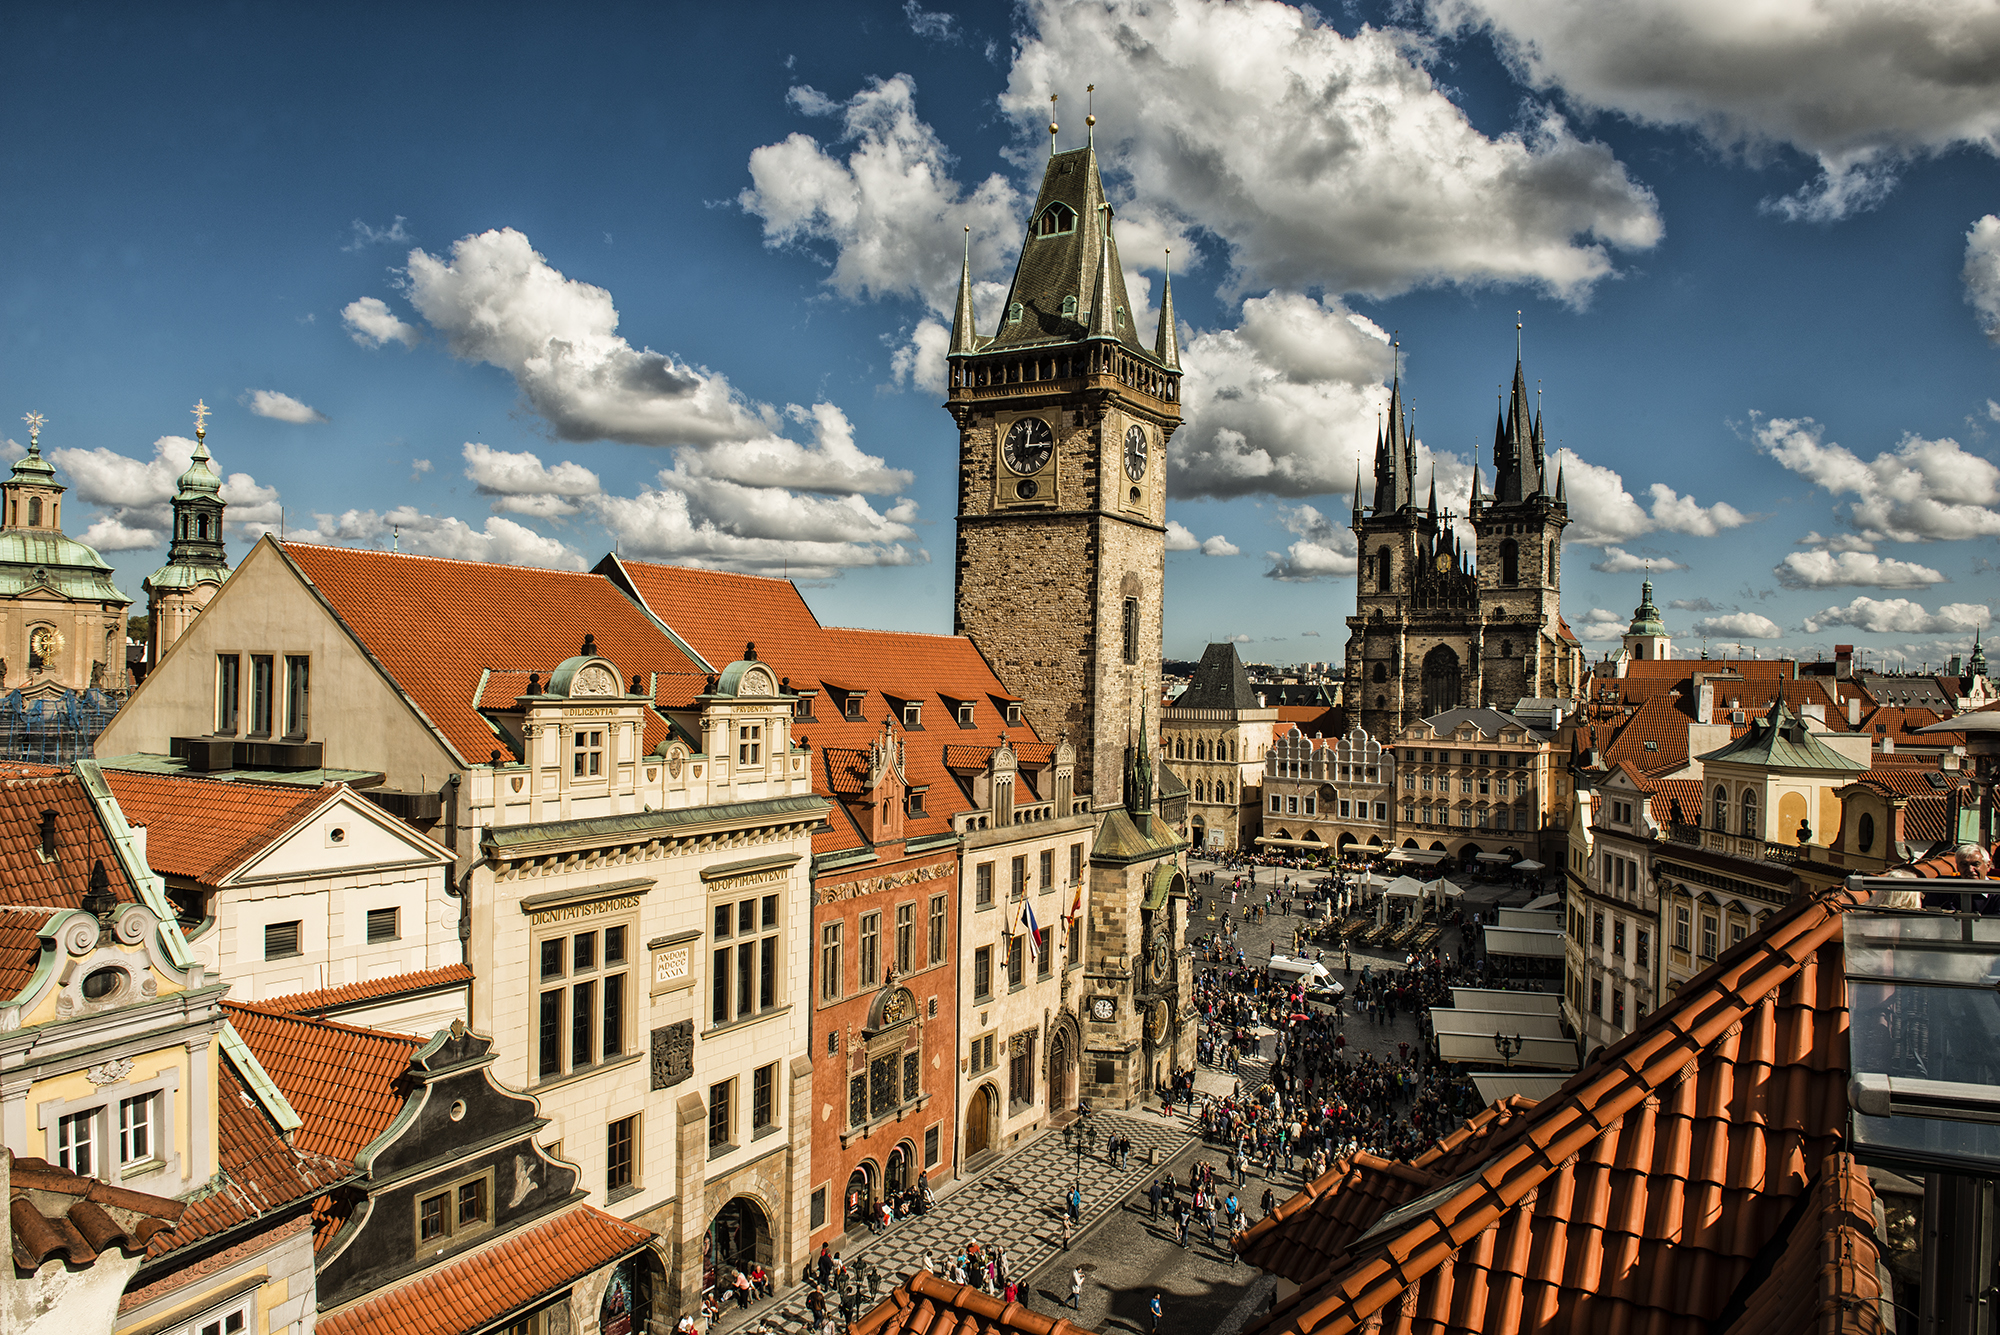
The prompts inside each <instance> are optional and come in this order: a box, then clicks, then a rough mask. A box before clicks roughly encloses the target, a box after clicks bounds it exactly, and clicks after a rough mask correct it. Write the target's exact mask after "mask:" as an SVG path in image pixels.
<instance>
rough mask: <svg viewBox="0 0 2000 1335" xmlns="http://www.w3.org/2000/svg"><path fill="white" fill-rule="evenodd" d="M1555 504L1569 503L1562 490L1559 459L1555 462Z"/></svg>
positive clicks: (1566, 495) (1561, 470)
mask: <svg viewBox="0 0 2000 1335" xmlns="http://www.w3.org/2000/svg"><path fill="white" fill-rule="evenodd" d="M1556 504H1557V505H1568V504H1569V496H1568V494H1567V493H1566V492H1564V490H1563V468H1562V464H1561V462H1560V461H1558V462H1557V464H1556Z"/></svg>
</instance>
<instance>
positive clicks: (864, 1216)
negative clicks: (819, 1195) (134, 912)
mask: <svg viewBox="0 0 2000 1335" xmlns="http://www.w3.org/2000/svg"><path fill="white" fill-rule="evenodd" d="M841 1200H842V1203H843V1205H844V1207H845V1208H846V1211H847V1223H848V1226H849V1227H850V1228H851V1227H853V1226H854V1225H855V1224H865V1223H867V1222H868V1215H869V1212H870V1211H872V1210H873V1209H874V1208H875V1165H874V1163H873V1162H872V1161H870V1160H867V1159H863V1160H862V1161H861V1162H860V1163H858V1164H856V1165H855V1167H854V1171H853V1172H851V1173H849V1174H848V1175H847V1188H846V1190H845V1191H843V1192H842V1193H841Z"/></svg>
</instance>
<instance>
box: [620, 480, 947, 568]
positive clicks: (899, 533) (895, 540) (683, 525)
mask: <svg viewBox="0 0 2000 1335" xmlns="http://www.w3.org/2000/svg"><path fill="white" fill-rule="evenodd" d="M661 483H662V485H661V486H660V487H658V488H657V489H653V490H648V491H645V492H641V493H640V494H639V495H637V496H605V497H601V498H599V499H598V500H597V501H595V502H594V503H593V505H594V508H595V510H596V512H597V518H598V520H599V521H600V522H601V523H603V525H604V526H605V527H606V528H607V529H609V530H610V531H611V532H612V533H613V534H614V535H615V536H616V538H617V540H618V550H619V551H620V552H621V553H623V554H626V555H630V556H638V557H644V558H648V559H652V560H667V561H675V562H679V563H680V564H683V565H693V566H703V567H708V568H712V569H717V570H746V571H780V570H781V571H783V572H784V573H787V574H789V575H792V576H795V577H797V578H800V579H824V578H828V577H830V576H833V575H837V574H839V573H840V572H841V571H843V570H848V569H853V568H855V567H859V566H899V565H913V564H916V563H918V562H921V561H926V560H928V559H929V556H928V554H927V553H925V552H923V551H922V550H921V549H918V550H915V551H912V550H911V549H910V548H909V547H907V546H905V545H904V543H903V542H902V541H899V539H902V538H907V537H910V536H913V535H912V533H911V531H910V530H909V529H908V528H907V527H906V526H904V525H902V524H900V523H897V522H895V521H892V520H890V519H888V518H887V517H886V516H882V515H877V514H875V512H874V511H872V510H870V509H869V508H868V507H867V506H866V505H865V504H863V503H862V502H861V501H860V499H859V498H858V497H852V496H844V497H816V498H801V497H790V498H785V497H783V496H782V495H781V494H779V493H774V492H772V491H770V490H768V489H753V488H747V487H740V486H738V485H737V484H735V483H731V482H719V481H713V480H709V479H700V478H690V477H687V476H685V475H675V474H672V473H670V472H669V473H662V474H661ZM786 499H789V500H790V501H792V502H793V503H794V504H796V505H797V506H799V507H800V513H799V514H798V515H796V516H794V515H793V514H792V513H790V512H789V511H788V510H787V508H786V507H785V506H784V505H783V504H782V502H783V501H784V500H786ZM795 517H796V518H797V519H798V520H799V521H800V522H797V523H794V522H792V521H793V519H794V518H795Z"/></svg>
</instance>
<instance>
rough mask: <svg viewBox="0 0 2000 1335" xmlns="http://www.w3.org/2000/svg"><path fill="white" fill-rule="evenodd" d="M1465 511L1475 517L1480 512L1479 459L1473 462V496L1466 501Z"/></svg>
mask: <svg viewBox="0 0 2000 1335" xmlns="http://www.w3.org/2000/svg"><path fill="white" fill-rule="evenodd" d="M1465 512H1466V513H1467V514H1469V515H1472V516H1474V517H1475V518H1477V517H1478V514H1479V461H1478V460H1476V459H1475V460H1474V461H1473V464H1472V496H1471V499H1470V500H1469V501H1467V503H1466V510H1465Z"/></svg>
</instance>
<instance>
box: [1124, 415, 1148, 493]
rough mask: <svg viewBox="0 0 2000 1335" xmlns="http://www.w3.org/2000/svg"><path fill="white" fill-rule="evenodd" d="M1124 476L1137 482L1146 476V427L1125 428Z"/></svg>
mask: <svg viewBox="0 0 2000 1335" xmlns="http://www.w3.org/2000/svg"><path fill="white" fill-rule="evenodd" d="M1125 476H1126V477H1129V478H1131V479H1132V480H1133V481H1134V482H1137V481H1138V480H1139V479H1140V478H1142V477H1144V476H1146V428H1145V427H1142V426H1128V427H1126V428H1125Z"/></svg>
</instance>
